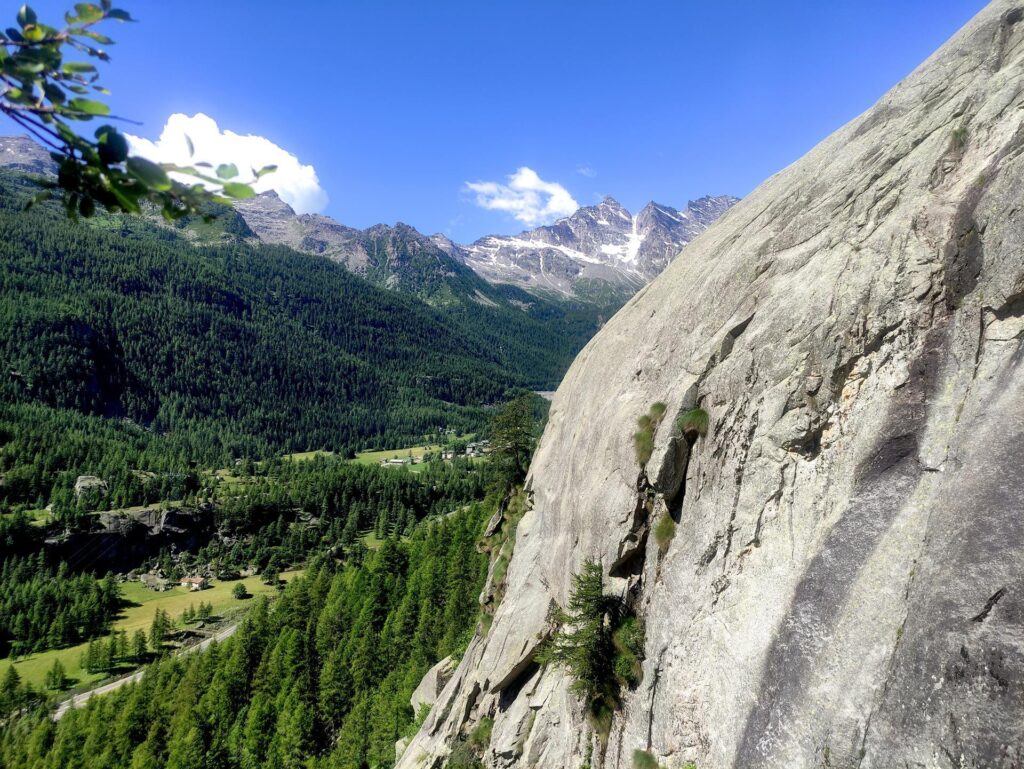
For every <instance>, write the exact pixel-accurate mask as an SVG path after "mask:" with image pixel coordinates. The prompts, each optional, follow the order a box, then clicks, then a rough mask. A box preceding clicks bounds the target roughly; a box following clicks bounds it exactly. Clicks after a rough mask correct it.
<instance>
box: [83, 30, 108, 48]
mask: <svg viewBox="0 0 1024 769" xmlns="http://www.w3.org/2000/svg"><path fill="white" fill-rule="evenodd" d="M81 35H82V37H87V38H89V39H90V40H95V41H96V42H97V43H99V44H100V45H110V44H111V43H113V42H114V41H113V40H111V39H110V38H109V37H107V36H106V35H101V34H100V33H99V32H93V31H92V30H91V29H85V30H82V32H81Z"/></svg>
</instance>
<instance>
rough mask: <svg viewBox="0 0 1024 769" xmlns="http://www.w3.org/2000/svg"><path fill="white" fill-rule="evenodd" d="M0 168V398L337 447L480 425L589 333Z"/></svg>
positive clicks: (229, 436)
mask: <svg viewBox="0 0 1024 769" xmlns="http://www.w3.org/2000/svg"><path fill="white" fill-rule="evenodd" d="M28 194H29V189H28V186H27V183H26V182H25V181H24V179H23V178H22V177H18V176H12V175H9V174H6V173H5V174H3V175H2V179H0V243H2V245H0V249H2V252H3V254H2V259H0V366H2V370H3V371H4V372H5V374H4V378H3V380H2V382H0V398H2V399H3V400H4V401H6V402H8V403H14V402H33V403H41V404H45V405H48V406H52V407H55V408H69V409H74V410H76V411H80V412H82V413H86V414H93V415H97V416H108V417H126V418H129V419H131V420H133V421H135V422H138V423H141V424H144V425H151V426H153V427H154V428H156V429H157V430H158V431H172V432H185V433H189V434H195V435H197V436H201V437H197V438H196V441H197V442H198V443H203V444H215V445H220V444H222V443H224V442H227V443H230V444H231V450H233V451H240V450H243V449H244V450H246V451H265V450H269V449H273V450H281V449H294V450H300V449H307V448H316V447H323V448H335V449H343V448H345V447H352V446H357V445H365V444H367V443H374V442H395V441H399V440H403V439H408V438H410V437H412V436H416V435H419V434H422V433H424V432H426V431H428V430H430V429H431V428H432V427H437V426H442V425H447V426H449V427H452V428H455V429H458V430H460V431H464V430H468V429H476V428H479V427H480V426H481V425H482V424H483V423H484V421H485V420H486V409H485V406H486V405H488V404H493V403H495V402H498V401H500V400H502V399H503V398H505V397H506V395H507V394H508V393H509V392H510V391H511V390H513V389H514V388H530V389H550V388H552V387H554V386H555V385H556V384H557V382H558V380H559V379H560V377H561V375H562V372H563V371H564V369H565V367H566V366H567V365H568V362H569V361H570V360H571V357H572V355H574V354H575V352H576V350H578V349H579V347H581V346H582V345H583V344H584V343H585V341H586V340H587V339H588V338H589V337H590V335H591V334H592V333H593V330H594V327H593V324H592V321H590V320H588V319H587V318H579V317H576V316H575V315H573V314H572V312H571V311H570V310H568V309H567V310H565V311H563V312H561V313H560V314H558V313H556V314H555V315H552V316H551V317H545V318H533V317H531V316H530V315H529V314H528V313H525V312H522V311H521V310H519V309H515V310H514V311H513V310H512V309H509V308H507V307H497V306H495V307H492V306H486V305H478V306H476V307H474V308H473V312H468V311H466V310H465V309H464V308H462V307H461V306H460V307H454V308H450V309H447V310H440V309H433V308H431V307H429V306H427V305H425V304H423V303H422V302H419V301H418V300H416V299H414V298H411V297H407V296H403V295H401V294H398V293H395V292H389V291H382V290H380V289H378V288H375V287H373V286H371V285H370V284H368V283H367V282H366V281H364V280H361V279H360V278H358V277H355V276H353V275H352V274H350V273H349V272H348V271H346V270H345V269H344V268H342V267H341V266H339V265H336V264H334V263H332V262H330V261H328V260H326V259H319V258H314V257H309V256H306V255H302V254H298V253H296V252H295V251H292V250H289V249H285V248H282V247H279V246H256V247H254V246H249V245H245V244H237V243H235V244H229V245H218V246H205V247H198V246H196V245H194V244H193V243H192V242H191V241H189V240H188V239H186V238H183V237H180V236H179V235H178V234H177V233H175V232H173V231H169V230H167V229H166V228H163V227H160V226H157V225H153V224H151V223H149V222H146V221H145V220H143V219H132V218H124V217H97V218H96V219H95V220H91V221H89V222H82V223H78V224H74V223H70V222H68V221H67V220H66V219H65V218H63V215H62V214H61V213H60V212H59V211H57V210H56V208H55V207H49V208H47V207H44V208H40V209H39V210H33V211H30V212H27V213H25V212H23V210H22V206H23V204H24V200H25V199H26V197H27V195H28Z"/></svg>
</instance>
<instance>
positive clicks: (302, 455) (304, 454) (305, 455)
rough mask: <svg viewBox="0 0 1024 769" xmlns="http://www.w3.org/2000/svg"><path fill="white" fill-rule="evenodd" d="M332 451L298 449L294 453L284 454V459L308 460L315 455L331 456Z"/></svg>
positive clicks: (294, 460)
mask: <svg viewBox="0 0 1024 769" xmlns="http://www.w3.org/2000/svg"><path fill="white" fill-rule="evenodd" d="M333 456H334V452H333V451H322V450H317V451H300V452H298V453H295V454H285V455H284V458H285V459H290V460H291V461H292V462H309V461H310V460H313V459H316V458H317V457H333Z"/></svg>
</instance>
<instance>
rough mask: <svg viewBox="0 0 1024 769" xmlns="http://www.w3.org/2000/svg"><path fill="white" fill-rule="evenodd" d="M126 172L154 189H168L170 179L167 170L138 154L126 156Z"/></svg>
mask: <svg viewBox="0 0 1024 769" xmlns="http://www.w3.org/2000/svg"><path fill="white" fill-rule="evenodd" d="M127 167H128V173H130V174H131V175H132V176H134V177H135V178H136V179H138V180H139V181H140V182H142V183H143V184H145V185H146V186H147V187H149V188H151V189H154V190H159V191H163V190H169V189H170V188H171V180H170V178H168V176H167V172H166V171H164V169H162V168H161V167H160V166H158V165H157V164H156V163H154V162H153V161H152V160H146V159H145V158H140V157H138V156H135V157H130V158H128V166H127Z"/></svg>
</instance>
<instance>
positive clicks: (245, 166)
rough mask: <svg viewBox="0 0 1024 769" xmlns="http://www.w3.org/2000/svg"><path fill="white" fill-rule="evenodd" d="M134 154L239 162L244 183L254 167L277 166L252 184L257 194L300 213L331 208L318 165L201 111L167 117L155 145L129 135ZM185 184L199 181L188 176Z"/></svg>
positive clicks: (164, 160) (188, 160) (183, 162)
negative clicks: (277, 199) (272, 197)
mask: <svg viewBox="0 0 1024 769" xmlns="http://www.w3.org/2000/svg"><path fill="white" fill-rule="evenodd" d="M186 136H187V137H188V138H189V139H191V140H192V146H193V147H194V148H195V153H194V154H192V155H190V154H189V150H188V140H187V139H186V138H185V137H186ZM128 143H129V145H130V146H131V151H132V153H133V154H136V155H142V156H143V157H146V158H149V159H150V160H152V161H154V162H158V163H175V164H177V165H182V166H188V165H194V164H195V163H200V162H207V163H212V164H213V165H215V166H216V165H219V164H220V163H234V164H235V165H236V166H237V167H238V171H239V180H240V181H246V182H248V181H251V180H252V178H253V175H252V172H251V169H260V168H263V167H264V166H269V165H276V166H277V170H276V171H275V172H274V173H272V174H267V175H266V176H264V177H262V178H261V179H259V180H257V181H256V182H255V183H254V184H253V188H254V189H255V190H256V191H257V192H266V191H267V190H274V191H275V192H277V194H278V195H280V196H281V199H282V200H283V201H284V202H286V203H287V204H288V205H290V206H291V207H292V208H294V209H295V210H296V211H297V212H298V213H300V214H307V213H312V212H315V211H322V210H323V208H324V206H326V205H327V193H326V192H324V190H323V188H322V187H321V186H320V180H319V179H317V176H316V170H315V169H314V168H313V166H308V165H303V164H302V163H300V162H299V159H298V158H297V157H295V155H293V154H292V153H290V152H288V151H287V150H285V149H282V148H281V147H278V146H277V145H276V144H274V143H273V142H272V141H270V140H269V139H265V138H263V137H262V136H253V135H251V134H249V135H242V134H236V133H234V132H233V131H222V130H221V129H220V127H219V126H218V125H217V121H215V120H214V119H213V118H211V117H209V116H207V115H204V114H202V113H198V114H196V115H193V116H192V117H189V116H188V115H183V114H181V113H175V114H173V115H171V116H170V117H169V118H167V123H166V124H165V125H164V128H163V131H161V132H160V138H159V139H157V140H156V141H150V140H149V139H143V138H140V137H138V136H131V135H128ZM182 181H193V182H194V181H195V179H194V178H191V177H183V178H182Z"/></svg>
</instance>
